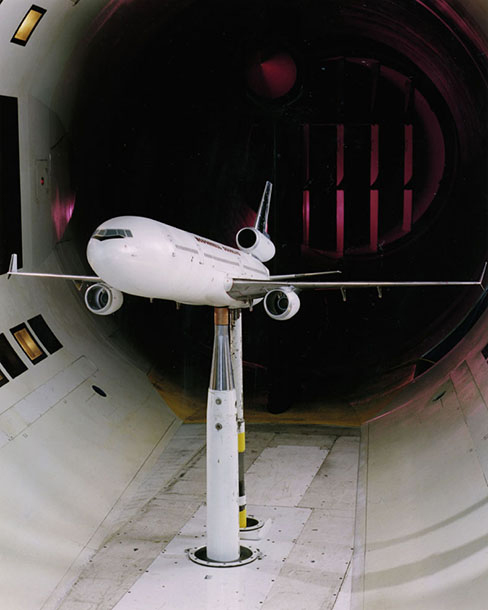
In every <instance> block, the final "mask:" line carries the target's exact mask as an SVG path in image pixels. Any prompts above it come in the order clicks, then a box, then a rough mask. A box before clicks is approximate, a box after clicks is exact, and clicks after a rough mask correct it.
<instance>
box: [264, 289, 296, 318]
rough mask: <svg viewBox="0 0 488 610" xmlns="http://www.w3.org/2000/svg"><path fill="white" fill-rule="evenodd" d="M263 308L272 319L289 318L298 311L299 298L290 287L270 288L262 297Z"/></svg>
mask: <svg viewBox="0 0 488 610" xmlns="http://www.w3.org/2000/svg"><path fill="white" fill-rule="evenodd" d="M264 309H265V311H266V313H267V314H268V316H269V317H270V318H273V320H289V319H290V318H293V316H294V315H295V314H297V313H298V310H299V309H300V299H299V297H298V294H297V293H296V292H294V291H293V290H292V289H289V290H287V289H285V288H283V289H280V290H270V291H269V292H268V294H267V295H266V296H265V297H264Z"/></svg>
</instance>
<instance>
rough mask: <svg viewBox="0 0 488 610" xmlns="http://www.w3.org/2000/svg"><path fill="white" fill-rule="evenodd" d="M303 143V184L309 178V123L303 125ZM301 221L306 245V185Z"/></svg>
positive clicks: (308, 205) (308, 208) (308, 225)
mask: <svg viewBox="0 0 488 610" xmlns="http://www.w3.org/2000/svg"><path fill="white" fill-rule="evenodd" d="M303 145H304V146H303V148H304V150H303V157H304V165H305V184H308V181H309V180H310V125H308V124H307V125H304V126H303ZM302 222H303V244H304V245H305V246H308V245H309V243H310V191H309V190H308V187H307V188H306V190H304V191H303V203H302Z"/></svg>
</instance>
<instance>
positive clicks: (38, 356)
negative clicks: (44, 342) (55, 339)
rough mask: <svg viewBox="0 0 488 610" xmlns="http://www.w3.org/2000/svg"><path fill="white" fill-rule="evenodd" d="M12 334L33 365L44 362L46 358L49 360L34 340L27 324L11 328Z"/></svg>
mask: <svg viewBox="0 0 488 610" xmlns="http://www.w3.org/2000/svg"><path fill="white" fill-rule="evenodd" d="M10 332H11V333H12V335H13V336H14V338H15V340H16V341H17V343H18V344H19V345H20V347H21V348H22V351H23V352H24V353H25V355H26V356H27V357H28V358H29V360H30V361H31V362H32V363H33V364H37V363H38V362H40V361H41V360H44V358H47V355H46V353H45V352H44V350H43V349H42V348H41V347H40V345H39V344H38V343H37V341H36V340H35V339H34V337H33V336H32V333H31V332H30V330H29V329H28V328H27V326H26V325H25V324H20V325H19V326H16V327H15V328H11V329H10Z"/></svg>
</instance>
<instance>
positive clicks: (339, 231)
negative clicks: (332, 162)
mask: <svg viewBox="0 0 488 610" xmlns="http://www.w3.org/2000/svg"><path fill="white" fill-rule="evenodd" d="M343 180H344V125H337V175H336V185H337V187H338V188H337V195H336V253H337V254H338V255H339V256H342V255H343V254H344V191H343V190H342V189H339V187H340V186H341V185H342V181H343Z"/></svg>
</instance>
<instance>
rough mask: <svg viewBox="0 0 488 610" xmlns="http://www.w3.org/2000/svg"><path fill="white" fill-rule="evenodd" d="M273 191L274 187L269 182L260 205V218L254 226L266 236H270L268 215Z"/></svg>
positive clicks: (258, 217)
mask: <svg viewBox="0 0 488 610" xmlns="http://www.w3.org/2000/svg"><path fill="white" fill-rule="evenodd" d="M272 190H273V185H272V184H271V182H269V181H267V182H266V184H265V186H264V192H263V196H262V198H261V203H260V205H259V210H258V216H257V218H256V223H255V225H254V228H255V229H257V230H258V231H259V232H260V233H264V235H268V231H267V229H268V215H269V206H270V204H271V192H272Z"/></svg>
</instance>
